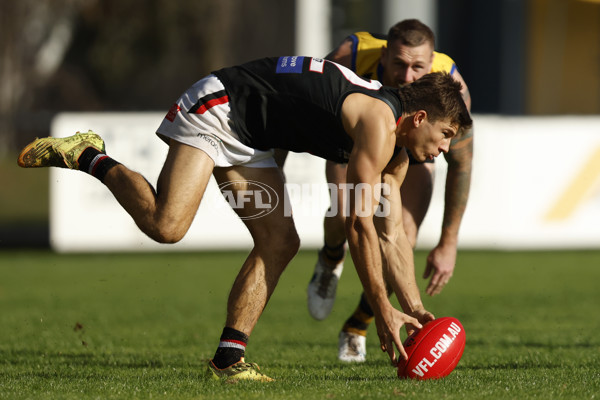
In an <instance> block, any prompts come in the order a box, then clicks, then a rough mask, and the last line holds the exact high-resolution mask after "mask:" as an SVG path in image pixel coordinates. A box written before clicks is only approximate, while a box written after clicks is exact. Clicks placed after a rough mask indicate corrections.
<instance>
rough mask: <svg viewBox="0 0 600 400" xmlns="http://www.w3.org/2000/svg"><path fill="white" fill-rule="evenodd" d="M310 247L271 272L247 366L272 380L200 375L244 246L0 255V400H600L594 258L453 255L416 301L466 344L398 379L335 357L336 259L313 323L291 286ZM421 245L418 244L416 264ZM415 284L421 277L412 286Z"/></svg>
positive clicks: (598, 287)
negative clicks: (324, 305) (427, 371)
mask: <svg viewBox="0 0 600 400" xmlns="http://www.w3.org/2000/svg"><path fill="white" fill-rule="evenodd" d="M314 257H315V254H314V253H313V252H302V253H300V254H299V255H298V256H297V257H296V258H295V259H294V261H293V262H292V264H291V265H290V266H289V269H288V270H287V271H286V272H285V273H284V275H283V277H282V279H281V281H280V285H279V287H278V288H277V290H276V291H275V294H274V296H273V298H272V299H271V302H270V303H269V305H268V307H267V309H266V311H265V313H264V315H263V317H262V318H261V320H260V321H259V324H258V326H257V328H256V329H255V331H254V333H253V334H252V336H251V340H250V344H249V346H248V351H247V359H248V361H252V362H256V363H258V364H259V365H261V367H262V370H263V371H264V372H265V373H267V374H268V375H270V376H272V377H274V378H276V379H277V381H276V382H274V383H270V384H260V383H244V384H237V385H231V384H224V383H221V382H213V381H207V380H205V379H204V378H203V377H202V369H203V366H204V360H205V359H208V358H210V357H211V356H212V355H213V353H214V350H215V347H216V345H217V343H218V338H219V334H220V332H221V329H222V327H223V322H224V315H225V303H226V298H227V295H228V291H229V288H230V285H231V283H232V281H233V278H234V276H235V274H236V272H237V269H238V267H239V265H240V264H241V262H242V260H243V258H244V254H243V253H235V252H234V253H197V254H190V253H169V254H163V253H160V254H93V255H83V254H76V255H57V254H54V253H51V252H47V251H27V252H24V251H4V252H2V253H0V398H2V399H12V398H15V399H17V398H23V399H24V398H28V399H122V398H127V399H129V398H139V399H150V398H165V399H192V398H194V399H213V398H214V399H263V398H264V399H303V400H304V399H357V398H364V399H390V398H407V399H408V398H415V399H496V398H499V399H530V398H539V399H548V398H572V399H592V398H598V397H599V396H600V337H599V335H598V332H599V331H600V313H599V312H598V306H599V305H600V268H599V266H600V252H598V251H589V252H548V253H545V252H544V253H542V252H517V253H510V252H462V253H461V254H460V256H459V267H458V268H457V271H456V273H455V277H454V278H453V280H452V281H451V284H450V285H449V286H448V287H447V288H446V289H445V291H444V293H443V294H442V295H441V296H438V297H435V298H425V300H424V301H425V303H426V306H427V307H428V308H429V309H430V310H431V311H433V312H434V313H436V315H437V316H444V315H450V316H454V317H457V318H458V319H459V320H461V322H462V323H463V325H464V327H465V331H466V334H467V346H466V350H465V353H464V355H463V358H462V360H461V362H460V363H459V365H458V367H457V368H456V370H455V371H454V372H453V373H452V374H451V375H450V376H449V377H447V378H445V379H442V380H439V381H426V382H418V381H401V380H399V379H397V378H396V375H395V370H394V369H393V368H392V367H390V366H389V361H388V360H387V356H386V355H385V354H384V353H382V352H381V351H380V350H379V349H378V348H377V344H378V340H377V336H376V334H375V330H374V327H371V328H370V336H369V337H368V340H367V346H368V347H367V351H368V362H367V363H365V364H364V365H343V364H340V363H339V362H337V360H336V352H337V333H338V331H339V329H340V327H341V325H342V323H343V321H344V320H345V318H346V317H347V316H348V314H349V313H350V312H351V311H352V310H353V309H354V307H355V306H356V304H357V302H358V294H359V290H360V286H359V282H358V279H357V277H356V273H355V272H354V270H353V269H352V266H351V265H350V264H348V265H347V269H346V271H345V273H344V277H343V279H342V281H341V283H340V288H339V295H338V301H337V303H336V305H335V308H334V311H333V313H332V315H331V316H330V317H329V318H328V319H327V320H326V321H322V322H317V321H314V320H312V319H311V318H310V316H309V315H308V312H307V310H306V298H305V290H306V284H307V282H308V279H309V275H310V274H311V272H312V265H313V261H314ZM424 258H425V254H424V253H417V256H416V262H417V266H418V267H417V268H418V271H421V270H422V267H423V265H424ZM419 281H420V283H423V280H421V279H419Z"/></svg>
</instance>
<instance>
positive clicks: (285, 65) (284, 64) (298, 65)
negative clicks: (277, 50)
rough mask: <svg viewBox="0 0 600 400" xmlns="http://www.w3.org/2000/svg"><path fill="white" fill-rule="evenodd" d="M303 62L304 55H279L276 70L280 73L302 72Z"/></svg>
mask: <svg viewBox="0 0 600 400" xmlns="http://www.w3.org/2000/svg"><path fill="white" fill-rule="evenodd" d="M303 62H304V57H302V56H293V57H290V56H285V57H279V60H277V69H276V70H275V72H276V73H278V74H301V73H302V63H303Z"/></svg>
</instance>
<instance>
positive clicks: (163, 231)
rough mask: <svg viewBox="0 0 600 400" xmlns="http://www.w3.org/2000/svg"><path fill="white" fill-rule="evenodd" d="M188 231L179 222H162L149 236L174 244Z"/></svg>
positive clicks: (161, 241) (155, 239)
mask: <svg viewBox="0 0 600 400" xmlns="http://www.w3.org/2000/svg"><path fill="white" fill-rule="evenodd" d="M186 232H187V231H186V230H184V229H182V228H181V227H180V226H178V225H177V224H165V223H162V224H159V225H157V226H156V227H155V229H154V230H153V231H152V232H151V234H149V236H150V238H151V239H153V240H154V241H156V242H158V243H164V244H173V243H177V242H179V241H180V240H181V239H183V237H184V236H185V234H186Z"/></svg>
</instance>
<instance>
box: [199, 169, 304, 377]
mask: <svg viewBox="0 0 600 400" xmlns="http://www.w3.org/2000/svg"><path fill="white" fill-rule="evenodd" d="M214 175H215V178H217V181H218V182H219V183H225V182H235V184H231V185H228V186H227V187H228V189H231V190H232V191H233V192H232V195H233V198H238V196H237V193H238V192H239V191H245V190H251V189H253V188H255V186H254V187H253V186H252V185H251V184H245V182H249V181H257V182H260V183H261V184H262V185H265V186H268V187H269V188H271V189H272V190H273V191H274V192H275V193H277V196H278V198H279V205H278V206H277V207H276V208H275V209H274V210H273V211H272V212H271V213H268V214H265V215H263V216H261V217H258V218H249V217H252V216H255V215H257V213H258V212H259V211H260V209H257V207H256V205H255V204H253V203H252V202H245V203H244V207H243V208H236V209H235V211H236V213H237V214H238V215H239V216H240V218H242V220H243V221H244V223H245V225H246V227H247V228H248V230H249V231H250V234H251V235H252V238H253V240H254V248H253V249H252V251H251V252H250V255H249V256H248V258H246V261H245V262H244V264H243V266H242V268H241V270H240V272H239V273H238V276H237V277H236V279H235V281H234V283H233V287H232V289H231V292H230V294H229V300H228V302H227V319H226V323H225V325H226V327H225V329H224V330H223V334H222V336H221V343H220V345H219V349H218V350H217V352H216V354H215V357H214V358H213V360H212V361H211V363H212V365H213V366H214V367H213V371H215V368H217V370H227V369H229V368H230V367H232V368H235V366H236V365H238V364H239V363H242V364H243V365H245V364H244V363H245V362H244V352H245V345H246V343H247V341H248V337H249V336H250V334H251V333H252V330H253V329H254V327H255V326H256V323H257V322H258V319H259V317H260V316H261V314H262V312H263V310H264V308H265V306H266V305H267V302H268V301H269V298H270V297H271V295H272V294H273V291H274V290H275V287H276V286H277V282H278V281H279V277H280V276H281V273H282V272H283V271H284V269H285V267H286V266H287V265H288V263H289V262H290V261H291V259H292V258H293V257H294V256H295V255H296V253H297V252H298V248H299V247H300V239H299V237H298V234H297V232H296V228H295V226H294V221H293V219H292V216H291V215H286V213H285V209H284V203H285V202H284V196H285V189H284V181H283V176H282V174H281V171H280V170H279V168H248V167H231V168H217V169H215V172H214ZM259 374H260V373H259ZM260 375H261V379H258V378H256V380H267V381H268V380H270V378H268V377H266V376H265V375H262V374H260Z"/></svg>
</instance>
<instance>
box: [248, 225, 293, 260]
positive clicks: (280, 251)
mask: <svg viewBox="0 0 600 400" xmlns="http://www.w3.org/2000/svg"><path fill="white" fill-rule="evenodd" d="M255 245H256V247H257V248H260V249H262V250H264V251H266V252H268V253H270V254H271V255H272V256H274V257H276V258H278V259H279V260H282V261H284V262H285V263H286V264H287V262H289V261H290V260H291V259H292V258H294V256H295V255H296V254H297V253H298V250H299V249H300V237H299V236H298V232H296V229H295V227H293V226H291V227H289V228H287V229H277V230H275V231H271V232H268V233H266V234H264V235H260V236H258V237H255Z"/></svg>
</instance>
